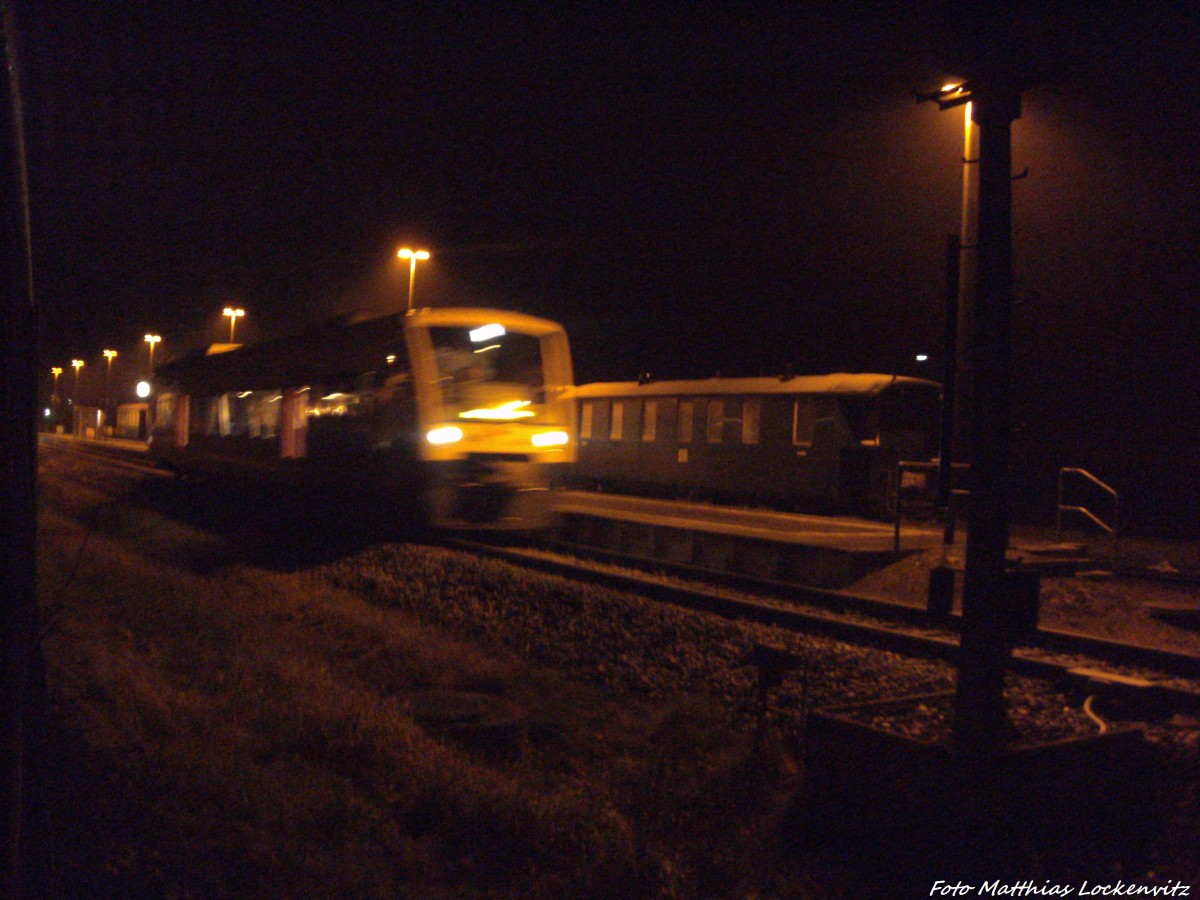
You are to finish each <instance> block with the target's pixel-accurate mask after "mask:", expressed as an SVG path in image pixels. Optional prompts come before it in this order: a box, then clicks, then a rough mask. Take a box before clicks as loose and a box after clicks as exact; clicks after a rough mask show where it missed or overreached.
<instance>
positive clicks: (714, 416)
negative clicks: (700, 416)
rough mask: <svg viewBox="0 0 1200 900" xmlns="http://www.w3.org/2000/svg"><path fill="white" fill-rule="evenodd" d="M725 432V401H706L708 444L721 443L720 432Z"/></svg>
mask: <svg viewBox="0 0 1200 900" xmlns="http://www.w3.org/2000/svg"><path fill="white" fill-rule="evenodd" d="M724 430H725V401H724V400H709V401H708V431H707V435H708V442H709V443H710V444H719V443H721V437H722V432H723V431H724Z"/></svg>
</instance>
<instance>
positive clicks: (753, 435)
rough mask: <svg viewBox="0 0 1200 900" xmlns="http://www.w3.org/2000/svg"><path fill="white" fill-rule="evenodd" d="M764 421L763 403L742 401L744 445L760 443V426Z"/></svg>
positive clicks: (755, 400)
mask: <svg viewBox="0 0 1200 900" xmlns="http://www.w3.org/2000/svg"><path fill="white" fill-rule="evenodd" d="M761 420H762V401H761V400H758V399H757V398H755V399H747V400H743V401H742V443H743V444H757V443H758V426H759V422H760V421H761Z"/></svg>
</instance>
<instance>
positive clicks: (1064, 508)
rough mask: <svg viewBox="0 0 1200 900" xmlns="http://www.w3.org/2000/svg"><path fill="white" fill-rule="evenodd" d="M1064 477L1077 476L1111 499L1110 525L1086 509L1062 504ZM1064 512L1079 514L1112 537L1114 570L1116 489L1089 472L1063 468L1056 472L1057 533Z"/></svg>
mask: <svg viewBox="0 0 1200 900" xmlns="http://www.w3.org/2000/svg"><path fill="white" fill-rule="evenodd" d="M1066 475H1078V476H1080V477H1081V478H1084V479H1085V480H1086V481H1088V482H1090V483H1091V485H1092V486H1093V487H1097V488H1100V490H1102V491H1104V492H1105V493H1107V494H1108V495H1109V496H1111V497H1112V523H1111V524H1109V523H1108V522H1105V521H1104V520H1103V519H1101V518H1100V517H1099V516H1098V515H1096V514H1095V513H1094V512H1092V511H1091V510H1090V509H1088V508H1087V507H1084V506H1077V505H1071V504H1067V503H1063V493H1064V487H1063V481H1064V476H1066ZM1064 512H1074V513H1079V514H1080V515H1082V516H1083V517H1084V518H1086V519H1088V520H1089V521H1090V522H1092V523H1093V524H1095V525H1097V526H1098V527H1099V528H1101V529H1102V530H1103V531H1104V532H1105V533H1106V534H1109V535H1112V539H1113V540H1112V566H1113V568H1114V569H1115V568H1116V567H1117V539H1118V538H1117V529H1118V527H1119V524H1120V518H1121V495H1120V494H1118V493H1117V491H1116V489H1115V488H1113V487H1112V486H1111V485H1107V484H1105V483H1104V482H1103V481H1101V480H1100V479H1099V478H1097V477H1096V476H1095V475H1093V474H1092V473H1091V472H1089V471H1087V470H1086V469H1078V468H1073V467H1070V466H1064V467H1063V468H1061V469H1059V470H1058V512H1057V519H1056V529H1057V530H1058V531H1059V532H1061V531H1062V514H1063V513H1064Z"/></svg>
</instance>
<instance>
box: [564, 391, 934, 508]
mask: <svg viewBox="0 0 1200 900" xmlns="http://www.w3.org/2000/svg"><path fill="white" fill-rule="evenodd" d="M575 393H576V400H577V403H578V410H577V416H578V422H579V431H578V441H579V447H578V461H577V463H576V465H575V468H574V471H573V473H572V484H573V485H574V486H577V487H593V488H596V487H598V488H601V489H610V490H619V491H629V492H638V493H650V494H658V495H671V496H682V497H693V498H705V499H713V500H718V501H725V502H734V503H747V504H764V505H775V506H780V507H783V508H789V509H803V510H812V511H820V512H847V513H857V514H865V515H870V516H876V517H886V516H888V515H890V514H891V511H892V510H893V509H894V504H895V499H896V494H897V489H898V488H897V485H896V462H897V461H898V460H929V459H932V458H933V457H935V456H936V455H937V452H938V431H939V421H940V418H939V416H940V404H941V386H940V385H939V384H937V383H936V382H933V381H927V380H924V379H918V378H908V377H898V376H892V375H875V374H833V375H815V376H796V377H783V378H772V377H757V378H710V379H704V380H691V381H662V382H656V381H647V382H617V383H605V384H587V385H580V386H579V387H578V388H577V389H576V392H575Z"/></svg>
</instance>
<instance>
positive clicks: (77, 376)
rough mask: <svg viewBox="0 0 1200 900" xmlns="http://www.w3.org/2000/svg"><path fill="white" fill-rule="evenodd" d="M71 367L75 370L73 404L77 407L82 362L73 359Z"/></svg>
mask: <svg viewBox="0 0 1200 900" xmlns="http://www.w3.org/2000/svg"><path fill="white" fill-rule="evenodd" d="M71 365H72V366H73V367H74V369H75V397H74V400H73V402H74V403H75V405H76V406H78V405H79V370H80V369H82V368H83V360H82V359H73V360H71Z"/></svg>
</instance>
